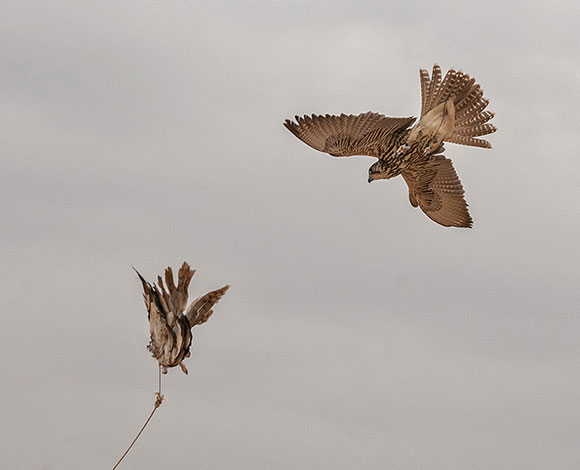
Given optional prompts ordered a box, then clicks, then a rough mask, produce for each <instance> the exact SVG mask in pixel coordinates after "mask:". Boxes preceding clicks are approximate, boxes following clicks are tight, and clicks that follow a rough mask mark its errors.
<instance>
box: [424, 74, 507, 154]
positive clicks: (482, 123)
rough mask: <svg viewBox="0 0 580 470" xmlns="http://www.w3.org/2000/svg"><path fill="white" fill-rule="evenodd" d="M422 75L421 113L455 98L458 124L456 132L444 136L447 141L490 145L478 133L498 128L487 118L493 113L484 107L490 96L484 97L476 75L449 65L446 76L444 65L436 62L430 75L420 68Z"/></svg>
mask: <svg viewBox="0 0 580 470" xmlns="http://www.w3.org/2000/svg"><path fill="white" fill-rule="evenodd" d="M419 75H420V79H421V116H423V115H425V114H426V113H428V112H429V111H430V110H432V109H433V108H435V107H436V106H437V105H439V104H441V103H444V102H445V101H447V99H449V98H452V99H453V104H454V106H455V125H454V128H453V132H452V133H451V135H450V136H449V137H447V138H446V139H445V141H446V142H452V143H455V144H463V145H471V146H474V147H483V148H491V144H490V143H489V142H488V141H487V140H484V139H477V138H476V137H478V136H482V135H487V134H491V133H493V132H495V131H496V128H495V126H494V125H493V124H488V123H487V122H488V121H489V120H490V119H491V118H493V116H494V113H492V112H490V111H484V110H485V108H486V107H487V105H488V104H489V100H488V99H487V98H484V97H483V90H482V89H481V86H480V85H479V84H477V83H476V82H475V79H474V78H471V77H470V76H469V75H467V74H465V73H463V72H461V71H456V70H453V69H450V70H449V71H448V72H447V73H446V74H445V77H444V78H443V80H442V79H441V76H442V74H441V67H439V66H438V65H434V66H433V72H432V74H431V77H429V72H427V70H420V71H419Z"/></svg>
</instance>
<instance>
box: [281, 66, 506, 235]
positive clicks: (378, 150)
mask: <svg viewBox="0 0 580 470" xmlns="http://www.w3.org/2000/svg"><path fill="white" fill-rule="evenodd" d="M419 77H420V82H421V115H420V119H419V121H418V122H417V123H416V124H415V125H414V126H413V124H414V123H415V121H416V118H415V117H387V116H384V115H382V114H378V113H373V112H370V111H369V112H368V113H364V114H359V115H357V116H355V115H346V114H341V115H340V116H331V115H328V114H327V115H325V116H318V115H316V114H313V115H312V116H306V115H305V116H303V117H299V116H296V117H295V120H296V121H291V120H289V119H287V120H286V121H285V122H284V126H286V128H287V129H288V130H289V131H290V132H292V133H293V134H294V135H295V136H296V137H298V138H299V139H300V140H302V141H303V142H304V143H306V144H308V145H309V146H310V147H312V148H314V149H316V150H319V151H321V152H325V153H328V154H330V155H332V156H333V157H349V156H353V155H363V156H369V157H374V158H377V159H378V161H376V162H375V163H374V164H373V165H372V166H371V167H370V168H369V173H368V182H369V183H370V182H372V181H375V180H379V179H389V178H393V177H395V176H399V175H401V176H402V177H403V179H404V180H405V183H407V186H408V188H409V202H410V203H411V205H412V206H413V207H420V208H421V210H422V211H423V212H424V213H425V214H426V215H427V217H429V218H430V219H431V220H433V221H435V222H437V223H438V224H440V225H443V226H445V227H471V226H472V224H473V222H472V219H471V216H470V215H469V211H468V209H467V203H466V201H465V198H464V190H463V186H462V184H461V181H460V180H459V177H458V176H457V173H456V172H455V168H453V163H452V162H451V160H449V159H448V158H446V157H445V156H444V155H443V152H444V151H445V148H444V146H443V144H444V142H450V143H454V144H462V145H469V146H472V147H481V148H491V144H490V143H489V142H488V141H487V140H484V139H480V138H478V137H479V136H484V135H487V134H491V133H493V132H495V131H496V128H495V126H494V125H492V124H490V123H489V122H488V121H489V120H491V119H492V118H493V116H494V113H492V112H490V111H485V108H487V105H488V104H489V100H488V99H486V98H484V96H483V90H482V89H481V86H480V85H479V84H478V83H476V82H475V79H474V78H471V77H470V76H469V75H468V74H466V73H463V72H461V71H456V70H453V69H450V70H449V71H448V72H447V73H446V74H445V77H442V74H441V68H440V67H439V66H438V65H437V64H435V65H434V66H433V71H432V73H431V76H429V73H428V72H427V71H426V70H420V71H419ZM411 126H412V127H411Z"/></svg>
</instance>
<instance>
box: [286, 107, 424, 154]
mask: <svg viewBox="0 0 580 470" xmlns="http://www.w3.org/2000/svg"><path fill="white" fill-rule="evenodd" d="M414 121H415V118H413V117H402V118H393V117H387V116H384V115H382V114H378V113H373V112H370V111H369V112H367V113H364V114H359V115H357V116H354V115H352V114H351V115H346V114H341V115H340V116H331V115H328V114H327V115H326V116H317V115H316V114H313V115H312V116H303V117H299V116H296V122H294V121H290V120H289V119H287V120H286V121H285V122H284V126H286V128H287V129H288V130H289V131H290V132H292V133H293V134H294V135H295V136H296V137H298V138H299V139H300V140H302V141H303V142H304V143H306V144H308V145H310V146H311V147H312V148H314V149H316V150H319V151H321V152H325V153H328V154H330V155H332V156H334V157H349V156H353V155H365V156H370V157H376V158H380V157H381V154H382V151H381V143H382V142H383V141H385V140H386V139H388V137H389V136H390V135H391V134H393V133H395V132H396V131H399V130H404V129H407V128H408V127H409V126H411V125H412V124H413V122H414Z"/></svg>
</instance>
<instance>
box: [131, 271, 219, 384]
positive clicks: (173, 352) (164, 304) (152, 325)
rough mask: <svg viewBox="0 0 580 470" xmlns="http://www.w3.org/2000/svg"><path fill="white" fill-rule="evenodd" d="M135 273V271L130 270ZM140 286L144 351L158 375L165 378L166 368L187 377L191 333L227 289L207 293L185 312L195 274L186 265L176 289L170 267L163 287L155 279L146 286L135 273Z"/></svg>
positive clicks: (159, 279) (160, 280)
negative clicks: (146, 324) (145, 318)
mask: <svg viewBox="0 0 580 470" xmlns="http://www.w3.org/2000/svg"><path fill="white" fill-rule="evenodd" d="M133 269H135V268H133ZM135 272H136V273H137V276H139V279H140V280H141V284H142V285H143V298H144V300H145V307H147V313H148V319H149V331H150V334H151V341H150V342H149V345H148V346H147V349H149V351H150V352H151V354H152V355H153V357H154V358H155V359H157V361H158V362H159V365H160V366H161V369H162V372H163V373H164V374H167V368H168V367H175V366H179V367H181V370H182V371H183V372H184V373H185V374H187V367H185V365H184V364H183V360H184V359H185V358H187V357H189V356H190V352H189V349H190V346H191V341H192V339H193V335H192V333H191V329H192V328H193V327H194V326H196V325H201V324H203V323H205V322H206V321H207V320H208V319H209V317H211V315H212V313H213V310H212V308H213V306H214V305H215V304H217V303H218V301H219V300H220V299H221V297H222V296H223V295H224V294H225V293H226V291H227V290H228V289H229V288H230V286H224V287H222V288H221V289H217V290H214V291H212V292H209V293H207V294H205V295H203V296H201V297H199V298H197V299H196V300H194V301H193V302H192V303H191V304H190V305H189V307H187V310H186V309H185V307H186V306H187V300H188V297H189V294H188V293H187V290H188V288H189V283H190V282H191V278H192V277H193V275H194V274H195V270H192V269H191V267H190V266H189V264H188V263H185V262H184V263H183V265H182V266H181V268H180V269H179V272H178V274H177V285H175V283H174V280H173V270H172V269H171V267H168V268H166V269H165V284H167V288H165V285H164V284H163V279H161V276H157V284H150V283H149V282H147V281H146V280H145V279H144V278H143V276H141V274H139V272H138V271H137V270H136V269H135Z"/></svg>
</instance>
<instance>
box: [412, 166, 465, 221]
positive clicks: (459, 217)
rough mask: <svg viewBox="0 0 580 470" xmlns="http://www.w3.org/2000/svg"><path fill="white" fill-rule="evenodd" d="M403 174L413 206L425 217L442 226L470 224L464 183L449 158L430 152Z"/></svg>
mask: <svg viewBox="0 0 580 470" xmlns="http://www.w3.org/2000/svg"><path fill="white" fill-rule="evenodd" d="M402 175H403V178H404V180H405V182H406V183H407V186H408V187H409V201H410V202H411V205H412V206H413V207H417V206H419V207H420V208H421V210H422V211H423V212H424V213H425V214H426V215H427V217H429V218H430V219H431V220H433V221H435V222H437V223H438V224H441V225H443V226H445V227H471V226H472V220H471V216H470V215H469V211H468V209H467V203H466V202H465V198H464V196H463V195H464V190H463V186H462V185H461V181H460V180H459V177H458V176H457V173H456V172H455V168H453V163H451V160H449V159H448V158H445V157H444V156H443V155H432V156H431V158H430V159H429V161H428V162H427V163H426V164H424V165H422V166H421V168H417V169H414V170H413V171H406V172H403V173H402Z"/></svg>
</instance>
